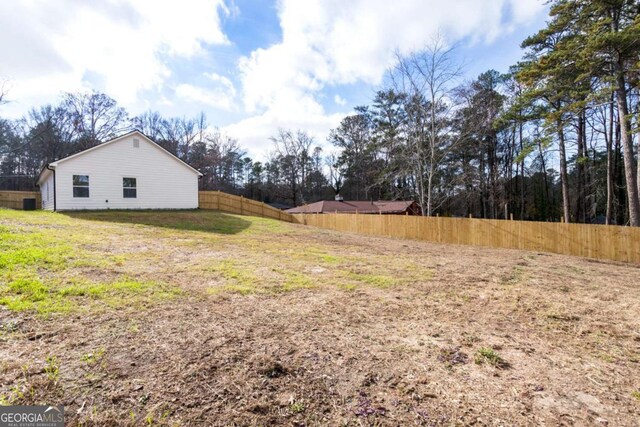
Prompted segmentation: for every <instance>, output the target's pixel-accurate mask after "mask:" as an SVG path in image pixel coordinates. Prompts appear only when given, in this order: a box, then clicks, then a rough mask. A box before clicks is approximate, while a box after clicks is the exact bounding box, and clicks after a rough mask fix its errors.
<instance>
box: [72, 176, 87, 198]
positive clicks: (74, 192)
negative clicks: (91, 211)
mask: <svg viewBox="0 0 640 427" xmlns="http://www.w3.org/2000/svg"><path fill="white" fill-rule="evenodd" d="M76 176H86V177H87V185H76V184H75V183H74V178H75V177H76ZM90 183H91V179H90V177H89V174H80V173H74V174H71V188H72V189H71V192H72V196H73V198H74V199H89V198H91V190H90V187H91V185H90ZM76 188H86V189H87V195H86V196H76V191H75V189H76Z"/></svg>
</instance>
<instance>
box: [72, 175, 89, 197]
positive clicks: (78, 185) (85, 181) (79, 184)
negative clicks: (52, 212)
mask: <svg viewBox="0 0 640 427" xmlns="http://www.w3.org/2000/svg"><path fill="white" fill-rule="evenodd" d="M73 197H89V175H73Z"/></svg>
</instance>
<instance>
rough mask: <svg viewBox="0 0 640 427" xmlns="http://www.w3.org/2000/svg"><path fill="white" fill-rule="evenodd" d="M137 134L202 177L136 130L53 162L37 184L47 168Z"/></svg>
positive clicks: (200, 173)
mask: <svg viewBox="0 0 640 427" xmlns="http://www.w3.org/2000/svg"><path fill="white" fill-rule="evenodd" d="M136 134H137V135H138V136H140V137H142V138H144V139H146V140H147V141H148V142H149V143H151V145H152V146H154V147H155V148H157V149H158V150H160V151H161V152H163V153H164V154H166V155H167V156H170V157H171V158H172V159H174V160H176V161H178V162H180V164H182V165H183V166H186V167H187V168H189V169H191V170H192V171H193V172H195V173H197V174H198V175H199V176H202V172H200V171H198V170H197V169H195V168H193V167H192V166H191V165H189V164H188V163H186V162H185V161H183V160H181V159H180V158H179V157H177V156H175V155H174V154H171V153H170V152H168V151H167V150H165V149H164V148H162V147H161V146H160V145H159V144H158V143H157V142H155V141H154V140H153V139H151V138H149V137H148V136H147V135H145V134H144V133H142V132H140V131H139V130H137V129H136V130H132V131H131V132H127V133H125V134H123V135H120V136H118V137H116V138H113V139H110V140H108V141H105V142H103V143H101V144H98V145H96V146H95V147H91V148H87V149H86V150H83V151H80V152H79V153H75V154H72V155H70V156H67V157H63V158H62V159H59V160H55V161H53V162H50V163H48V164H46V165H45V166H44V167H43V168H42V170H41V171H40V174H39V175H38V179H37V180H36V183H39V182H40V178H41V177H42V174H43V172H45V171H46V170H47V166H53V167H55V166H57V165H58V164H59V163H62V162H66V161H67V160H71V159H73V158H76V157H79V156H82V155H84V154H86V153H89V152H91V151H95V150H99V149H101V148H103V147H106V146H107V145H111V144H113V143H115V142H118V141H121V140H123V139H124V138H127V137H129V136H132V135H136Z"/></svg>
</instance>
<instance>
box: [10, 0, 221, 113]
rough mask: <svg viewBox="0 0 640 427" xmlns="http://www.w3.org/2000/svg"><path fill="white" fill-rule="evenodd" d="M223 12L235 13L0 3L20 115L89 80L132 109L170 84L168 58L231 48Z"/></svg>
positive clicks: (184, 7) (71, 0)
mask: <svg viewBox="0 0 640 427" xmlns="http://www.w3.org/2000/svg"><path fill="white" fill-rule="evenodd" d="M218 13H224V14H227V13H229V10H228V9H227V8H226V7H225V6H224V4H223V0H184V1H180V2H164V1H163V2H159V1H155V0H113V1H110V0H92V1H91V2H84V1H78V0H56V1H51V2H43V1H36V0H25V1H20V2H13V1H4V2H0V28H2V33H1V34H0V52H2V53H3V60H2V62H0V76H2V77H3V78H5V79H8V80H10V81H11V82H12V92H11V93H10V98H12V99H16V100H18V102H17V103H16V104H17V105H16V109H24V107H25V106H30V105H35V104H37V103H39V102H46V101H51V100H52V99H53V98H54V97H55V96H57V95H58V94H59V93H60V92H61V91H72V90H79V89H83V88H85V86H87V85H88V83H87V79H91V80H92V81H94V82H95V81H97V82H99V83H100V87H95V84H94V87H93V88H95V89H98V90H103V91H105V92H107V93H108V94H109V95H110V96H113V97H114V98H116V99H117V100H118V101H120V102H122V103H124V104H125V105H126V104H129V103H132V102H134V101H135V100H136V96H137V94H138V92H140V91H141V90H144V89H152V88H157V87H159V86H160V85H161V84H162V83H163V82H164V81H165V79H167V77H168V76H169V75H170V74H171V70H170V69H169V67H168V66H167V64H166V60H167V59H169V58H175V57H179V58H191V57H194V56H196V55H199V54H201V53H202V52H203V46H204V45H207V44H227V43H229V41H228V40H227V38H226V36H225V35H224V34H223V32H222V31H221V29H220V22H219V17H218ZM21 107H22V108H21Z"/></svg>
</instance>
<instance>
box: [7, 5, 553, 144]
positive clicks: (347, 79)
mask: <svg viewBox="0 0 640 427" xmlns="http://www.w3.org/2000/svg"><path fill="white" fill-rule="evenodd" d="M545 18H546V9H545V6H544V0H393V1H391V0H280V1H266V0H265V1H259V0H253V1H250V0H235V1H231V0H229V1H226V0H180V1H168V0H167V1H158V0H92V1H85V0H50V1H45V0H21V1H2V2H0V52H2V58H1V59H0V80H4V81H7V82H8V83H7V85H6V86H7V87H8V88H9V93H8V98H9V99H10V101H11V102H10V103H8V104H5V105H3V106H1V107H0V115H2V116H4V117H12V118H17V117H20V116H21V115H23V114H24V113H26V112H27V111H28V110H29V109H30V108H31V107H33V106H37V105H41V104H44V103H49V102H56V101H57V100H58V99H59V96H60V94H61V93H62V92H65V91H80V90H98V91H102V92H105V93H106V94H108V95H109V96H111V97H113V98H115V99H116V100H117V101H118V102H119V103H120V104H121V105H122V106H124V107H125V108H127V110H128V111H129V112H130V113H131V114H133V115H135V114H138V113H140V112H143V111H145V110H157V111H160V113H162V114H163V115H166V116H187V117H189V116H194V115H195V114H197V113H199V112H200V111H204V112H205V113H206V115H207V117H208V119H209V121H210V122H211V124H212V125H215V126H218V127H220V128H222V129H223V130H224V131H225V132H226V133H228V134H229V135H231V136H233V137H236V138H238V139H239V141H240V143H241V144H242V145H243V146H244V147H245V148H247V149H249V151H250V154H252V155H253V156H257V157H260V156H261V155H262V154H264V153H265V151H266V150H267V149H268V147H269V145H270V142H269V141H268V138H269V136H271V135H274V134H275V132H276V130H277V129H278V127H285V128H290V129H304V130H307V131H309V132H310V133H312V134H313V135H314V136H315V137H316V138H317V139H318V140H319V141H324V139H325V138H326V135H327V134H328V132H329V130H330V129H331V128H332V127H335V126H336V125H337V124H338V123H339V121H340V119H341V118H342V117H344V116H345V115H346V114H348V113H349V112H350V111H352V109H353V107H354V106H357V105H362V104H366V103H369V101H370V100H371V98H372V95H373V93H374V91H375V90H376V89H377V88H379V87H380V85H381V84H382V82H383V77H384V73H385V70H387V69H388V68H389V67H390V66H391V65H392V63H393V57H394V51H400V52H402V53H408V52H410V51H412V50H415V49H419V48H420V47H421V46H424V45H425V44H426V43H428V42H429V40H431V39H432V38H433V36H434V34H436V33H440V34H442V35H443V36H444V37H445V38H446V40H447V41H448V43H451V44H456V45H457V46H458V47H457V51H456V52H457V53H456V55H457V56H458V57H459V60H460V61H461V62H464V63H465V64H466V66H465V74H466V76H465V77H466V78H472V77H475V76H476V75H478V74H479V73H481V72H482V71H485V70H487V69H489V68H494V69H497V70H498V71H507V69H508V67H509V65H511V64H513V63H515V62H516V61H517V60H518V59H519V58H520V57H521V55H522V53H521V51H520V49H519V44H520V42H521V41H522V40H523V39H524V38H525V37H526V36H527V35H529V34H532V33H533V32H535V31H536V30H537V29H539V28H540V27H541V26H542V25H543V24H544V20H545Z"/></svg>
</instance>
